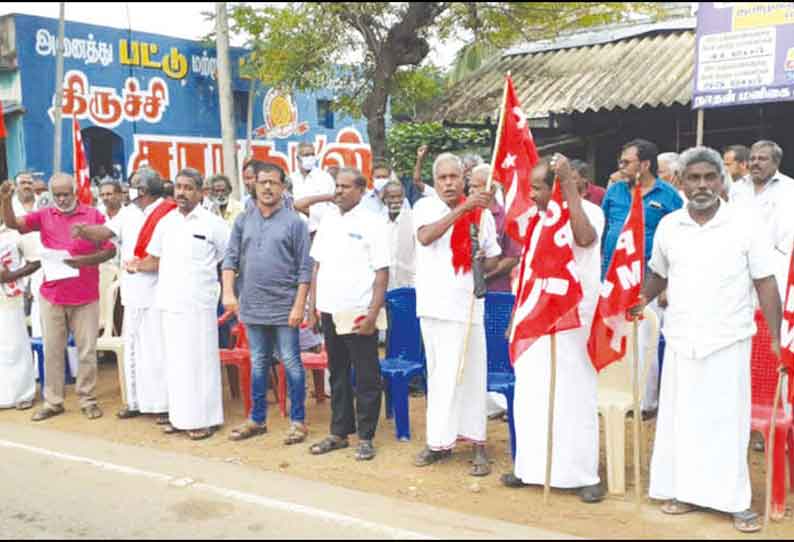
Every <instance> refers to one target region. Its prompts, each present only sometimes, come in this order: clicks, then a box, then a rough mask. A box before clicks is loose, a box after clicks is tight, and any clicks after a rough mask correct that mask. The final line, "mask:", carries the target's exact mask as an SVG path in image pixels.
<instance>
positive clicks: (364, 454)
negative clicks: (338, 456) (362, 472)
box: [356, 440, 375, 461]
mask: <svg viewBox="0 0 794 542" xmlns="http://www.w3.org/2000/svg"><path fill="white" fill-rule="evenodd" d="M374 457H375V447H374V446H373V445H372V441H371V440H362V441H360V442H359V443H358V450H357V451H356V460H357V461H369V460H370V459H373V458H374Z"/></svg>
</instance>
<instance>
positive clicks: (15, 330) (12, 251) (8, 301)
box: [0, 218, 41, 410]
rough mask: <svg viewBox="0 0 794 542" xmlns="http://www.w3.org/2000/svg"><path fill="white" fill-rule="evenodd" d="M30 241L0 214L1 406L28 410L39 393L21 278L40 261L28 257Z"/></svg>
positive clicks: (38, 265) (35, 267) (38, 264)
mask: <svg viewBox="0 0 794 542" xmlns="http://www.w3.org/2000/svg"><path fill="white" fill-rule="evenodd" d="M29 247H30V243H23V239H22V236H21V235H20V234H19V233H17V232H16V231H14V230H11V229H9V228H7V227H6V226H5V224H4V223H3V220H2V218H0V329H2V330H3V332H2V337H1V338H0V408H16V409H17V410H26V409H28V408H31V407H32V406H33V399H34V398H35V396H36V376H35V372H34V370H33V359H32V354H31V351H30V338H29V337H28V330H27V327H26V326H25V302H24V297H23V294H24V293H25V287H24V285H23V283H22V279H24V278H25V277H27V276H29V275H31V274H33V273H34V272H35V271H36V270H37V269H38V268H39V267H40V266H41V264H40V262H31V261H27V260H28V259H29V258H30V257H31V255H30V254H29V252H30V250H29Z"/></svg>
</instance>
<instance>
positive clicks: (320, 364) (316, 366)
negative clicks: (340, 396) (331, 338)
mask: <svg viewBox="0 0 794 542" xmlns="http://www.w3.org/2000/svg"><path fill="white" fill-rule="evenodd" d="M301 362H302V363H303V368H304V369H306V370H307V371H309V370H310V371H312V380H313V381H314V395H315V398H316V400H317V402H318V403H322V402H323V401H325V375H324V373H323V371H325V369H327V368H328V353H327V352H326V351H325V345H323V349H322V351H320V352H319V353H314V352H302V353H301ZM277 399H278V408H279V410H280V411H281V416H282V417H284V418H286V417H287V374H286V370H285V369H284V363H279V365H278V394H277Z"/></svg>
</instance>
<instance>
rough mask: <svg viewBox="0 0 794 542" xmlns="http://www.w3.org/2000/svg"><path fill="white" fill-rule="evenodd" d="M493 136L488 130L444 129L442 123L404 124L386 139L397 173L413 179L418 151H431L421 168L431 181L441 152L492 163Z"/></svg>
mask: <svg viewBox="0 0 794 542" xmlns="http://www.w3.org/2000/svg"><path fill="white" fill-rule="evenodd" d="M490 144H491V134H490V133H489V132H488V130H469V129H462V128H445V127H444V126H442V124H441V123H440V122H424V123H419V122H404V123H400V124H395V125H394V126H392V127H391V130H389V133H388V135H387V137H386V148H387V149H388V152H389V157H390V160H391V163H392V165H393V166H394V169H395V171H396V172H397V173H398V174H399V175H411V174H412V173H413V170H414V164H415V163H416V149H418V148H419V147H420V146H421V145H427V146H428V147H429V149H428V153H427V157H425V161H424V165H423V168H422V176H423V177H424V178H425V179H430V178H432V167H433V161H434V160H435V159H436V156H438V155H439V154H441V153H442V152H457V153H464V152H474V153H476V154H479V155H480V156H482V157H483V158H484V159H485V160H486V161H488V160H489V159H490V157H489V156H488V152H489V151H490Z"/></svg>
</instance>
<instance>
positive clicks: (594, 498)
mask: <svg viewBox="0 0 794 542" xmlns="http://www.w3.org/2000/svg"><path fill="white" fill-rule="evenodd" d="M576 494H577V495H579V499H580V500H581V501H582V502H586V503H588V504H594V503H597V502H601V501H603V500H604V488H603V487H601V484H595V485H592V486H584V487H580V488H579V490H578V491H577V492H576Z"/></svg>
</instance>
